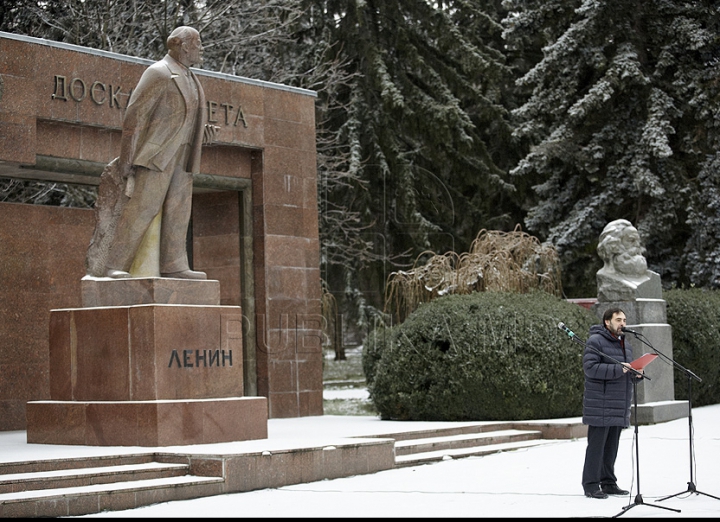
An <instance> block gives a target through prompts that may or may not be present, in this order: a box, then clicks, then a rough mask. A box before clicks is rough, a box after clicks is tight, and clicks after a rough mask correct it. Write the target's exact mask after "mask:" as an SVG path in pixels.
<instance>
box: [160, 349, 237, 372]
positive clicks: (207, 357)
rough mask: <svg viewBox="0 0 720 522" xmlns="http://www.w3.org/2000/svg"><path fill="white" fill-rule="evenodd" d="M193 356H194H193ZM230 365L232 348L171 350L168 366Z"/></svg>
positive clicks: (205, 366) (206, 366) (201, 366)
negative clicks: (226, 349)
mask: <svg viewBox="0 0 720 522" xmlns="http://www.w3.org/2000/svg"><path fill="white" fill-rule="evenodd" d="M193 356H194V357H193ZM225 363H227V366H232V365H233V364H232V350H228V351H227V352H226V351H225V350H182V352H178V351H177V350H173V351H172V353H171V354H170V362H169V363H168V368H172V367H173V364H175V365H177V367H178V368H211V367H213V366H216V367H218V368H220V366H223V367H224V366H225V365H226V364H225Z"/></svg>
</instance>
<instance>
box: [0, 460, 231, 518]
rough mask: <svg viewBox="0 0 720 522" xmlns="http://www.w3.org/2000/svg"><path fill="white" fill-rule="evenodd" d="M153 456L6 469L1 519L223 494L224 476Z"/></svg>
mask: <svg viewBox="0 0 720 522" xmlns="http://www.w3.org/2000/svg"><path fill="white" fill-rule="evenodd" d="M152 458H153V457H152V455H149V456H148V455H130V456H117V457H104V458H94V457H93V458H80V459H62V460H49V461H38V462H26V463H10V464H3V465H0V518H30V517H60V516H79V515H87V514H91V513H100V512H102V511H121V510H124V509H133V508H136V507H141V506H147V505H150V504H155V503H158V502H167V501H170V500H185V499H190V498H198V497H204V496H209V495H217V494H219V493H221V492H222V486H223V483H224V479H223V478H222V477H212V476H210V477H208V476H196V475H192V474H190V466H189V464H187V463H185V464H184V463H172V462H167V463H164V462H156V461H154V460H152Z"/></svg>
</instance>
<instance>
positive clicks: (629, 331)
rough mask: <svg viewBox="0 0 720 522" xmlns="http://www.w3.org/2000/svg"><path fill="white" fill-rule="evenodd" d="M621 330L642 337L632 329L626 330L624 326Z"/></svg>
mask: <svg viewBox="0 0 720 522" xmlns="http://www.w3.org/2000/svg"><path fill="white" fill-rule="evenodd" d="M620 329H621V330H622V331H623V332H626V333H631V334H635V335H640V334H639V333H638V332H636V331H635V330H631V329H630V328H625V327H624V326H623V327H621V328H620Z"/></svg>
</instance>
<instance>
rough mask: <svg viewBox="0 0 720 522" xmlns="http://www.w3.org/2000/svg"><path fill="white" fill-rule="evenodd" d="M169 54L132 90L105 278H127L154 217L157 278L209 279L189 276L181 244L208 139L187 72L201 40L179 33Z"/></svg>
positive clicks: (184, 30) (196, 89) (198, 89)
mask: <svg viewBox="0 0 720 522" xmlns="http://www.w3.org/2000/svg"><path fill="white" fill-rule="evenodd" d="M167 47H168V53H167V54H166V55H165V57H164V58H163V59H162V60H160V61H158V62H156V63H154V64H153V65H151V66H150V67H148V68H147V69H146V70H145V72H144V73H143V75H142V77H141V78H140V81H139V82H138V84H137V87H136V88H135V89H134V90H133V92H132V95H131V97H130V101H129V103H128V106H127V109H126V112H125V117H124V120H123V130H122V139H121V144H120V157H119V158H118V160H117V166H116V168H117V169H118V173H119V175H120V177H122V178H123V179H126V180H127V181H126V184H125V196H126V197H128V198H129V199H126V200H125V202H124V205H123V206H122V210H121V213H120V215H119V217H118V218H117V222H116V224H115V226H114V234H113V236H112V239H111V240H110V242H109V248H108V251H107V257H106V258H105V264H104V273H102V274H99V275H101V276H104V277H110V278H127V277H133V275H131V273H130V271H131V267H132V266H133V261H134V260H135V258H136V255H137V254H138V250H139V248H140V246H141V244H142V242H143V238H144V236H145V234H146V232H147V230H148V229H149V228H150V225H151V223H152V222H153V220H155V219H156V217H157V216H158V214H159V215H160V228H159V230H160V234H159V256H158V257H159V265H160V266H159V272H160V276H161V277H174V278H181V279H207V276H206V274H205V273H204V272H199V271H194V270H191V269H190V266H189V262H188V256H187V249H186V236H187V230H188V224H189V222H190V214H191V205H192V184H193V174H196V173H198V172H199V170H200V153H201V147H202V144H203V141H205V142H209V141H212V139H213V138H214V132H215V127H213V126H211V125H207V112H206V107H205V94H204V92H203V88H202V86H201V85H200V82H199V81H198V79H197V77H196V76H195V74H194V73H193V72H192V71H191V70H190V67H191V66H192V65H197V64H201V63H202V53H203V46H202V42H201V40H200V34H199V33H198V31H197V30H195V29H193V28H192V27H185V26H183V27H178V28H177V29H175V30H174V31H173V32H172V33H171V34H170V36H169V37H168V40H167Z"/></svg>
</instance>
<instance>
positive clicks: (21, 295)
mask: <svg viewBox="0 0 720 522" xmlns="http://www.w3.org/2000/svg"><path fill="white" fill-rule="evenodd" d="M151 63H152V62H150V61H148V60H143V59H138V58H132V57H128V56H123V55H118V54H114V53H108V52H103V51H97V50H91V49H87V48H81V47H77V46H73V45H68V44H61V43H56V42H49V41H46V40H41V39H35V38H29V37H25V36H18V35H12V34H8V33H0V177H3V178H14V179H31V180H44V181H56V182H60V183H79V184H87V185H98V183H99V181H100V174H101V173H102V170H103V168H104V167H105V165H106V164H107V163H108V162H109V161H111V160H112V159H113V158H114V157H116V156H117V155H118V153H119V137H120V128H121V122H122V117H123V110H124V108H125V107H126V105H127V102H128V98H129V95H130V93H131V90H132V88H133V87H134V85H135V84H136V82H137V81H138V79H139V78H140V75H141V74H142V72H143V71H144V70H145V68H146V67H147V66H148V65H150V64H151ZM195 72H196V73H197V75H198V76H199V77H200V80H201V82H202V84H203V89H204V90H205V93H206V96H207V100H208V110H209V114H210V119H211V122H213V123H214V124H215V125H217V126H218V127H219V131H218V136H217V140H216V142H215V143H214V144H213V145H210V146H206V147H204V149H203V153H202V164H201V174H200V175H199V176H197V177H196V179H195V182H194V193H193V217H192V238H191V239H192V241H191V242H190V246H189V255H190V258H191V264H192V265H193V268H195V269H196V270H202V271H205V272H207V274H208V278H210V279H215V280H218V281H219V282H220V304H221V305H233V306H241V307H242V312H243V332H242V335H243V340H242V341H243V342H242V345H243V371H244V375H243V386H244V395H245V396H261V397H267V404H268V415H269V417H271V418H282V417H300V416H308V415H321V414H322V346H321V316H320V296H321V287H320V268H319V263H320V258H319V250H320V248H319V237H318V209H317V172H316V158H315V120H314V117H315V93H314V92H312V91H306V90H303V89H295V88H290V87H286V86H282V85H277V84H272V83H267V82H260V81H256V80H251V79H246V78H239V77H235V76H230V75H224V74H219V73H213V72H210V71H203V70H195ZM93 228H94V213H93V211H92V210H91V209H69V208H60V207H43V206H35V205H23V204H12V203H0V430H20V429H24V427H25V422H26V420H25V403H26V402H27V401H31V400H32V401H34V400H43V399H48V398H49V390H50V384H49V382H48V374H49V369H50V368H49V365H50V360H49V353H48V350H49V348H48V335H49V317H50V311H51V310H56V309H61V308H75V307H78V306H80V305H81V279H82V277H83V276H84V274H85V266H84V260H85V254H86V251H87V247H88V244H89V240H90V237H91V236H92V232H93Z"/></svg>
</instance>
